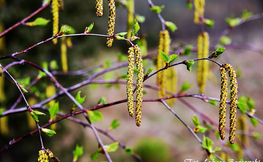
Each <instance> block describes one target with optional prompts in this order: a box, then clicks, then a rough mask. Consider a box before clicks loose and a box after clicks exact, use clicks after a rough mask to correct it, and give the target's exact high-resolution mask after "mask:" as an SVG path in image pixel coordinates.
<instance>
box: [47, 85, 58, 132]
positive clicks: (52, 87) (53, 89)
mask: <svg viewBox="0 0 263 162" xmlns="http://www.w3.org/2000/svg"><path fill="white" fill-rule="evenodd" d="M55 94H56V87H55V85H48V86H47V88H46V96H47V98H49V97H51V96H53V95H55ZM55 102H56V101H55V100H51V101H49V103H48V104H49V107H51V106H53V105H54V104H55ZM55 118H56V115H54V116H53V118H52V119H51V120H55ZM56 128H57V123H54V124H52V125H51V129H52V130H56Z"/></svg>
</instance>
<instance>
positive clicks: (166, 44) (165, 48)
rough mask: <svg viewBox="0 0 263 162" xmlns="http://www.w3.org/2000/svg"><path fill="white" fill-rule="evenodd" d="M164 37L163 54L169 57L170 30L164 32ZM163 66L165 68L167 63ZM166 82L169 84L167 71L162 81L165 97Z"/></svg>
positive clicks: (163, 73)
mask: <svg viewBox="0 0 263 162" xmlns="http://www.w3.org/2000/svg"><path fill="white" fill-rule="evenodd" d="M163 34H164V37H163V39H164V40H163V41H164V42H163V43H164V44H163V52H164V53H165V54H167V55H169V51H170V35H169V32H168V30H164V31H163ZM163 66H165V62H164V61H163ZM166 82H167V70H163V71H162V81H161V95H162V96H163V97H164V96H165V95H166V92H165V90H166Z"/></svg>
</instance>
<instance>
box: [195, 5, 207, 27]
mask: <svg viewBox="0 0 263 162" xmlns="http://www.w3.org/2000/svg"><path fill="white" fill-rule="evenodd" d="M194 6H195V11H194V23H195V24H201V23H202V21H201V20H200V17H203V16H204V8H205V0H194Z"/></svg>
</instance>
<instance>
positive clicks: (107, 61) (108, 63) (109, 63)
mask: <svg viewBox="0 0 263 162" xmlns="http://www.w3.org/2000/svg"><path fill="white" fill-rule="evenodd" d="M104 67H105V68H110V67H111V60H106V61H105V63H104Z"/></svg>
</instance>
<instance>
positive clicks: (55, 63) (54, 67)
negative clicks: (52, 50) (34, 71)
mask: <svg viewBox="0 0 263 162" xmlns="http://www.w3.org/2000/svg"><path fill="white" fill-rule="evenodd" d="M49 66H50V68H52V69H54V70H57V69H58V63H57V61H56V60H52V61H51V62H50V63H49Z"/></svg>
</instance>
